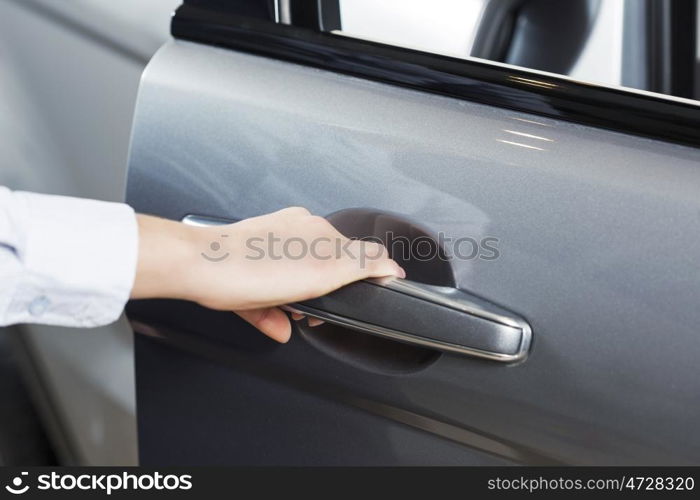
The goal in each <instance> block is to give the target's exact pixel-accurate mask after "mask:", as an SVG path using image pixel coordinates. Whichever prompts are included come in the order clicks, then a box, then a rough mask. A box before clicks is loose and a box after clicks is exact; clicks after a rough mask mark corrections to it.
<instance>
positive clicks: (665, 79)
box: [282, 0, 700, 98]
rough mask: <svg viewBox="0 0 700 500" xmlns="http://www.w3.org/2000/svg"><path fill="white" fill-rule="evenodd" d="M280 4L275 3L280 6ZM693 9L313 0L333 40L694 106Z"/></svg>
mask: <svg viewBox="0 0 700 500" xmlns="http://www.w3.org/2000/svg"><path fill="white" fill-rule="evenodd" d="M284 3H285V2H282V4H284ZM287 3H288V2H287ZM697 4H698V2H697V0H681V1H678V0H567V1H566V2H562V1H561V0H431V1H427V0H383V1H382V2H376V1H373V0H330V1H329V0H320V1H319V5H320V6H321V7H322V8H324V9H326V11H337V21H336V22H335V23H331V25H330V26H326V31H332V32H333V33H334V34H338V35H343V36H350V37H356V38H362V39H365V40H371V41H376V42H380V43H384V44H391V45H396V46H400V47H406V48H412V49H417V50H421V51H424V52H430V53H435V54H441V55H447V56H451V57H459V58H477V59H485V60H490V61H495V62H499V63H505V64H511V65H515V66H521V67H524V68H528V69H534V70H540V71H546V72H551V73H556V74H560V75H566V76H569V77H572V78H575V79H577V80H581V81H585V82H592V83H597V84H604V85H616V86H617V85H622V86H627V87H632V88H637V89H642V90H650V91H654V92H661V93H665V94H672V95H676V96H680V97H689V98H697V97H698V91H699V89H698V86H699V85H698V73H700V64H699V63H698V57H699V56H698V54H699V52H700V49H698V44H699V42H698V37H697V31H698V26H699V25H700V20H699V19H700V18H699V17H698V8H697Z"/></svg>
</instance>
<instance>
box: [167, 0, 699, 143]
mask: <svg viewBox="0 0 700 500" xmlns="http://www.w3.org/2000/svg"><path fill="white" fill-rule="evenodd" d="M171 29H172V34H173V36H174V37H175V38H179V39H184V40H190V41H195V42H200V43H205V44H210V45H216V46H220V47H226V48H229V49H233V50H236V51H241V52H247V53H251V54H256V55H260V56H265V57H270V58H275V59H279V60H283V61H288V62H293V63H297V64H302V65H307V66H312V67H315V68H321V69H325V70H329V71H335V72H338V73H343V74H348V75H352V76H356V77H361V78H367V79H371V80H375V81H379V82H384V83H388V84H393V85H399V86H402V87H408V88H412V89H416V90H421V91H425V92H430V93H434V94H439V95H443V96H449V97H454V98H458V99H464V100H469V101H473V102H478V103H482V104H486V105H490V106H497V107H501V108H508V109H513V110H516V111H521V112H525V113H532V114H536V115H540V116H546V117H549V118H555V119H559V120H565V121H570V122H575V123H581V124H585V125H590V126H594V127H600V128H605V129H610V130H615V131H619V132H624V133H629V134H635V135H641V136H645V137H649V138H653V139H660V140H664V141H668V142H674V143H680V144H685V145H691V146H695V147H697V146H700V103H698V102H696V101H690V100H686V99H680V98H674V97H669V96H663V95H656V94H652V93H648V92H643V91H635V90H630V89H623V88H619V87H607V86H600V85H595V84H589V83H582V82H578V81H575V80H572V79H569V78H566V77H559V76H554V75H549V74H543V73H540V72H536V71H530V70H526V69H520V68H515V67H511V66H506V65H500V64H495V63H491V62H486V61H484V62H482V61H478V60H473V59H458V58H453V57H448V56H441V55H436V54H430V53H426V52H421V51H416V50H411V49H406V48H401V47H395V46H391V45H385V44H381V43H375V42H371V41H366V40H360V39H356V38H350V37H345V36H342V35H335V34H332V33H323V32H319V31H316V30H312V29H306V28H300V27H297V26H290V25H283V24H276V23H274V22H271V21H266V20H260V19H253V18H248V17H241V16H238V15H235V14H231V13H227V12H222V11H220V10H215V9H210V8H205V7H201V6H193V5H188V4H184V5H182V6H180V7H179V8H178V9H177V11H176V13H175V15H174V16H173V20H172V26H171Z"/></svg>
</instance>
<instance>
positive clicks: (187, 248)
mask: <svg viewBox="0 0 700 500" xmlns="http://www.w3.org/2000/svg"><path fill="white" fill-rule="evenodd" d="M137 222H138V228H139V245H138V247H139V255H138V264H137V269H136V279H135V280H134V287H133V289H132V293H131V298H134V299H147V298H171V299H189V297H188V289H189V287H188V286H187V283H188V281H189V279H188V276H189V275H190V273H191V271H192V269H191V268H192V267H193V265H194V264H195V263H196V260H195V258H194V256H196V255H197V252H196V249H197V241H198V237H197V236H198V235H197V230H198V229H199V228H194V227H191V226H187V225H185V224H182V223H179V222H175V221H171V220H167V219H160V218H158V217H152V216H148V215H140V214H139V215H137Z"/></svg>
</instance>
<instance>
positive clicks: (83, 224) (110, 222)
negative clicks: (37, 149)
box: [0, 192, 138, 327]
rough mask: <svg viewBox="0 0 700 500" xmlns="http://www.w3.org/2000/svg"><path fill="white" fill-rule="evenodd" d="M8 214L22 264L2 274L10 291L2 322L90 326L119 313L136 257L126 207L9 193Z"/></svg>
mask: <svg viewBox="0 0 700 500" xmlns="http://www.w3.org/2000/svg"><path fill="white" fill-rule="evenodd" d="M10 219H11V223H12V225H13V226H14V228H16V231H14V234H15V236H16V238H15V239H16V241H15V242H14V247H13V248H14V252H15V253H16V257H17V259H18V261H19V263H20V266H19V267H16V268H15V269H14V270H13V271H11V272H9V276H7V277H8V278H9V280H8V281H9V285H10V286H11V287H13V288H14V290H13V291H12V292H11V293H10V297H11V298H10V300H9V304H8V305H7V306H6V307H7V309H6V311H5V314H4V318H2V316H3V315H2V309H0V320H3V321H0V322H2V323H6V324H12V323H44V324H52V325H57V326H79V327H94V326H100V325H105V324H108V323H111V322H113V321H115V320H116V319H117V318H119V316H120V314H121V313H122V310H123V308H124V305H125V304H126V301H127V300H128V299H129V295H130V293H131V289H132V287H133V283H134V278H135V275H136V265H137V258H138V227H137V222H136V216H135V214H134V211H133V209H132V208H131V207H129V206H128V205H124V204H121V203H110V202H103V201H94V200H83V199H79V198H70V197H64V196H51V195H39V194H33V193H24V192H14V193H13V200H12V205H11V208H10ZM6 269H7V270H8V271H9V270H10V269H9V267H6ZM0 306H2V304H0Z"/></svg>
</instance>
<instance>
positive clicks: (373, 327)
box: [183, 216, 532, 363]
mask: <svg viewBox="0 0 700 500" xmlns="http://www.w3.org/2000/svg"><path fill="white" fill-rule="evenodd" d="M183 222H185V223H187V224H191V225H201V226H206V225H219V224H225V223H229V222H232V221H226V220H223V219H214V218H208V217H201V216H187V217H185V218H184V219H183ZM285 309H287V310H292V311H299V312H302V313H304V314H306V315H308V316H312V317H314V318H318V319H322V320H324V321H327V322H328V323H332V324H336V325H339V326H343V327H346V328H349V329H352V330H357V331H360V332H364V333H369V334H371V335H376V336H379V337H384V338H388V339H392V340H396V341H399V342H404V343H406V344H413V345H418V346H422V347H426V348H429V349H435V350H438V351H443V352H450V353H455V354H461V355H466V356H475V357H480V358H486V359H490V360H493V361H501V362H506V363H510V362H515V361H520V360H522V359H524V358H525V357H526V356H527V354H528V351H529V349H530V345H531V342H532V330H531V329H530V325H529V324H528V323H527V321H525V319H524V318H521V317H520V316H518V315H516V314H513V313H512V312H510V311H507V310H506V309H503V308H502V307H500V306H497V305H495V304H493V303H491V302H489V301H486V300H484V299H482V298H480V297H477V296H476V295H473V294H470V293H468V292H465V291H463V290H459V289H456V288H451V287H443V286H435V285H426V284H423V283H417V282H415V281H410V280H406V279H400V278H381V279H370V280H363V281H358V282H355V283H351V284H350V285H347V286H345V287H343V288H340V289H338V290H335V291H334V292H331V293H329V294H327V295H324V296H322V297H318V298H315V299H311V300H305V301H303V302H299V303H295V304H289V305H288V306H286V307H285Z"/></svg>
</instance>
